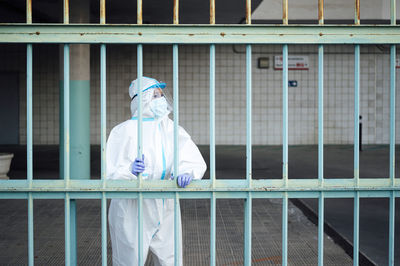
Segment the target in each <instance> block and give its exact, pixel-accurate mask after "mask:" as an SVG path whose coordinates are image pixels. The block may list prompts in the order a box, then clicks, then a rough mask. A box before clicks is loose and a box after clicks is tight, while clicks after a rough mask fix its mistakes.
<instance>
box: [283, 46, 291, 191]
mask: <svg viewBox="0 0 400 266" xmlns="http://www.w3.org/2000/svg"><path fill="white" fill-rule="evenodd" d="M282 59H283V60H282V61H283V68H282V90H283V97H282V100H283V103H282V106H283V118H282V123H283V125H282V126H283V132H282V133H283V159H282V161H283V162H282V177H283V182H284V184H285V186H287V181H288V108H289V106H288V105H289V104H288V98H289V96H288V82H289V81H288V45H287V44H284V45H283V58H282Z"/></svg>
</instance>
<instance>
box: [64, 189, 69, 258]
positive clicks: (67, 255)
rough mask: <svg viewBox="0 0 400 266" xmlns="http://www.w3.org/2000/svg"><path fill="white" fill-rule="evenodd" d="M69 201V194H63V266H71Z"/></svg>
mask: <svg viewBox="0 0 400 266" xmlns="http://www.w3.org/2000/svg"><path fill="white" fill-rule="evenodd" d="M70 203H71V200H70V198H69V193H68V192H66V193H65V200H64V205H65V206H64V217H65V230H64V231H65V265H66V266H70V265H71V249H70V244H71V208H70Z"/></svg>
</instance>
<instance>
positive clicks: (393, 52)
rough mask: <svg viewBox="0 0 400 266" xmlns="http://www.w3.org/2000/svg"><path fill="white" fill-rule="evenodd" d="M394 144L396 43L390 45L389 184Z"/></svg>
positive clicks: (392, 173)
mask: <svg viewBox="0 0 400 266" xmlns="http://www.w3.org/2000/svg"><path fill="white" fill-rule="evenodd" d="M395 144H396V45H394V44H393V45H391V46H390V168H389V172H390V174H389V176H390V180H391V185H392V186H394V178H395Z"/></svg>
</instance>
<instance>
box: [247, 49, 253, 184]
mask: <svg viewBox="0 0 400 266" xmlns="http://www.w3.org/2000/svg"><path fill="white" fill-rule="evenodd" d="M251 55H252V53H251V45H250V44H248V45H246V179H247V186H248V187H251V178H252V157H251V155H252V140H251V135H252V130H251V129H252V128H251V127H252V123H251V122H252V121H251V119H252V113H251V108H252V107H251V105H252V104H251V102H252V98H251V96H252V95H251V94H252V83H251V81H252V80H251V79H252V77H251V76H252V75H251V74H252V73H251V67H252V64H251Z"/></svg>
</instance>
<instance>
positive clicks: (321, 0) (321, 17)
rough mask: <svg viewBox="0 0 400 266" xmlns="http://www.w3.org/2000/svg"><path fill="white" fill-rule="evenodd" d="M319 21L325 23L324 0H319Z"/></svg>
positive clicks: (321, 23)
mask: <svg viewBox="0 0 400 266" xmlns="http://www.w3.org/2000/svg"><path fill="white" fill-rule="evenodd" d="M318 23H319V24H320V25H323V24H324V0H318Z"/></svg>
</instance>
